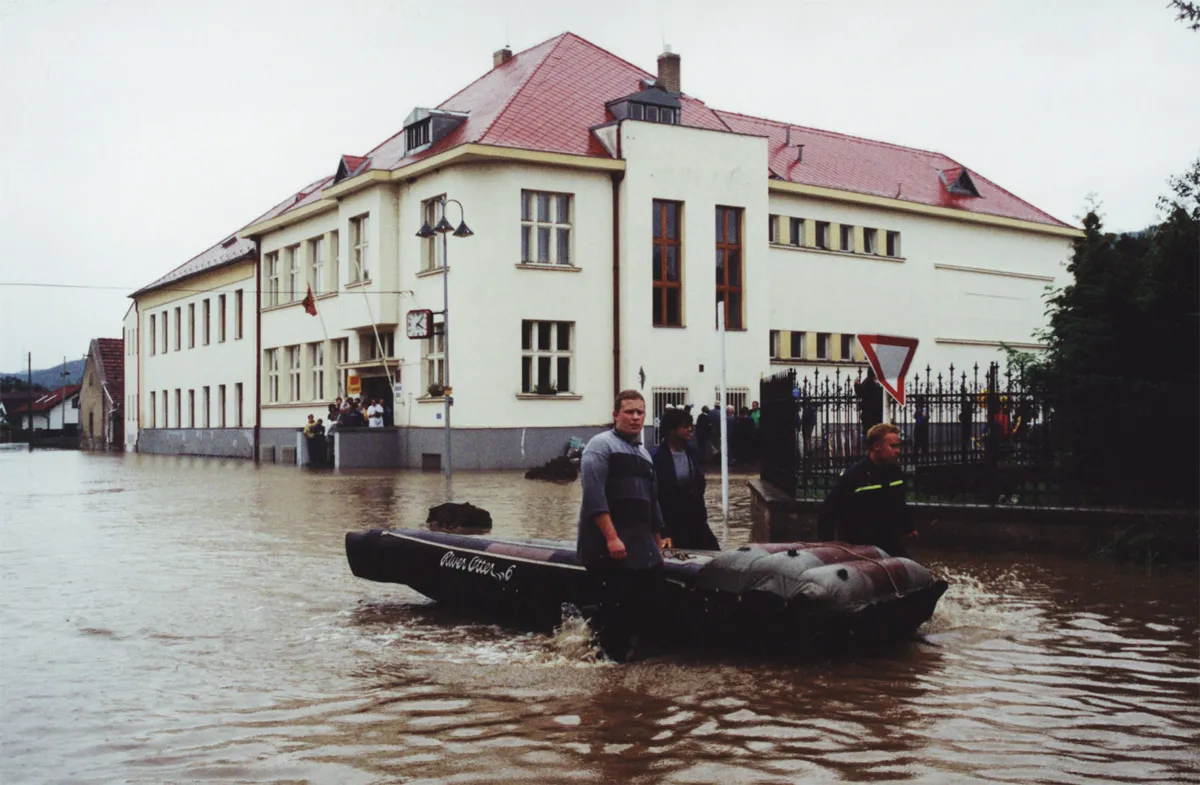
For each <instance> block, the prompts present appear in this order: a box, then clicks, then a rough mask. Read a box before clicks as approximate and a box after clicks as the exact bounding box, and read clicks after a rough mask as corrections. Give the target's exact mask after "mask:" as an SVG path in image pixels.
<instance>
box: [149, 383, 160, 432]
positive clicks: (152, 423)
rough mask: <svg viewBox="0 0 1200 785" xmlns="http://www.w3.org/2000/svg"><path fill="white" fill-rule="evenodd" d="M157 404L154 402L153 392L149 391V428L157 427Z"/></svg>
mask: <svg viewBox="0 0 1200 785" xmlns="http://www.w3.org/2000/svg"><path fill="white" fill-rule="evenodd" d="M157 403H158V402H157V401H156V400H155V392H154V390H151V391H150V427H151V428H157V427H158V409H157V408H156V407H157Z"/></svg>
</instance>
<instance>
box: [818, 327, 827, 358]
mask: <svg viewBox="0 0 1200 785" xmlns="http://www.w3.org/2000/svg"><path fill="white" fill-rule="evenodd" d="M817 359H818V360H828V359H830V354H829V333H817Z"/></svg>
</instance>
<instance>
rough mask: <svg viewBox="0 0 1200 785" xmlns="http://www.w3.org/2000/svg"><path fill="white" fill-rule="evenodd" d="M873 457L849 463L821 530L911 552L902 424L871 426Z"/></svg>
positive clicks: (826, 535)
mask: <svg viewBox="0 0 1200 785" xmlns="http://www.w3.org/2000/svg"><path fill="white" fill-rule="evenodd" d="M867 449H868V453H867V457H866V458H863V459H862V460H861V461H859V462H858V463H856V464H854V465H853V466H851V467H850V468H849V469H847V470H846V471H845V472H844V473H843V474H842V476H841V477H840V478H838V481H837V482H836V483H835V484H834V486H833V489H832V490H831V491H830V492H829V495H828V496H827V497H825V507H824V509H822V511H821V523H820V536H821V539H823V540H830V539H834V538H835V537H836V538H837V539H839V540H843V541H845V542H848V543H851V544H853V545H874V546H876V547H878V548H882V549H883V550H885V551H887V552H888V553H889V554H890V555H892V556H907V555H908V553H907V549H906V548H905V546H904V540H905V538H906V537H914V536H916V532H915V531H913V529H912V526H911V519H910V517H909V511H908V505H907V504H905V502H904V472H903V471H901V469H900V429H899V428H897V427H896V426H895V425H892V424H891V423H879V424H877V425H875V426H872V428H871V429H870V430H869V431H867Z"/></svg>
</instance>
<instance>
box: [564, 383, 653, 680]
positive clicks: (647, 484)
mask: <svg viewBox="0 0 1200 785" xmlns="http://www.w3.org/2000/svg"><path fill="white" fill-rule="evenodd" d="M645 420H646V401H645V399H644V398H643V397H642V394H641V393H639V392H638V391H637V390H624V391H622V392H620V393H618V394H617V399H616V401H615V402H614V404H613V427H612V429H611V430H607V431H604V432H602V433H598V434H596V435H595V436H593V437H592V439H591V441H589V442H588V443H587V447H585V448H584V449H583V456H582V458H581V459H580V465H579V472H580V476H581V479H582V481H583V501H582V503H581V505H580V509H579V531H578V539H577V541H576V553H577V555H578V557H579V561H580V563H581V564H583V566H584V567H586V568H587V570H588V572H589V573H590V574H591V577H592V578H593V580H594V582H595V586H596V590H597V604H596V606H595V608H594V609H593V610H592V612H590V613H589V612H588V611H586V610H585V615H589V616H590V618H589V621H590V622H592V623H593V625H594V626H595V627H596V634H597V638H598V641H599V644H600V648H601V649H602V650H603V651H604V653H605V654H606V655H607V656H608V657H609V658H610V659H614V660H617V661H624V660H627V659H628V658H629V656H630V654H631V648H632V644H633V643H634V639H635V636H636V634H637V633H638V632H639V630H640V629H642V628H643V627H644V625H645V624H647V623H648V622H649V614H650V613H651V611H652V607H653V603H652V600H653V597H654V595H655V594H656V592H657V591H658V589H659V587H660V584H661V583H662V563H663V561H662V532H663V519H662V513H661V512H660V511H659V507H658V488H657V483H656V482H655V477H654V465H653V463H652V462H651V459H650V453H649V452H647V451H646V448H645V446H643V445H642V425H643V423H644V422H645Z"/></svg>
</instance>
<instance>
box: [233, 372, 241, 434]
mask: <svg viewBox="0 0 1200 785" xmlns="http://www.w3.org/2000/svg"><path fill="white" fill-rule="evenodd" d="M233 405H234V407H235V408H234V410H233V412H234V414H233V421H234V423H236V424H237V427H239V428H241V427H242V383H241V382H237V383H236V384H234V385H233Z"/></svg>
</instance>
